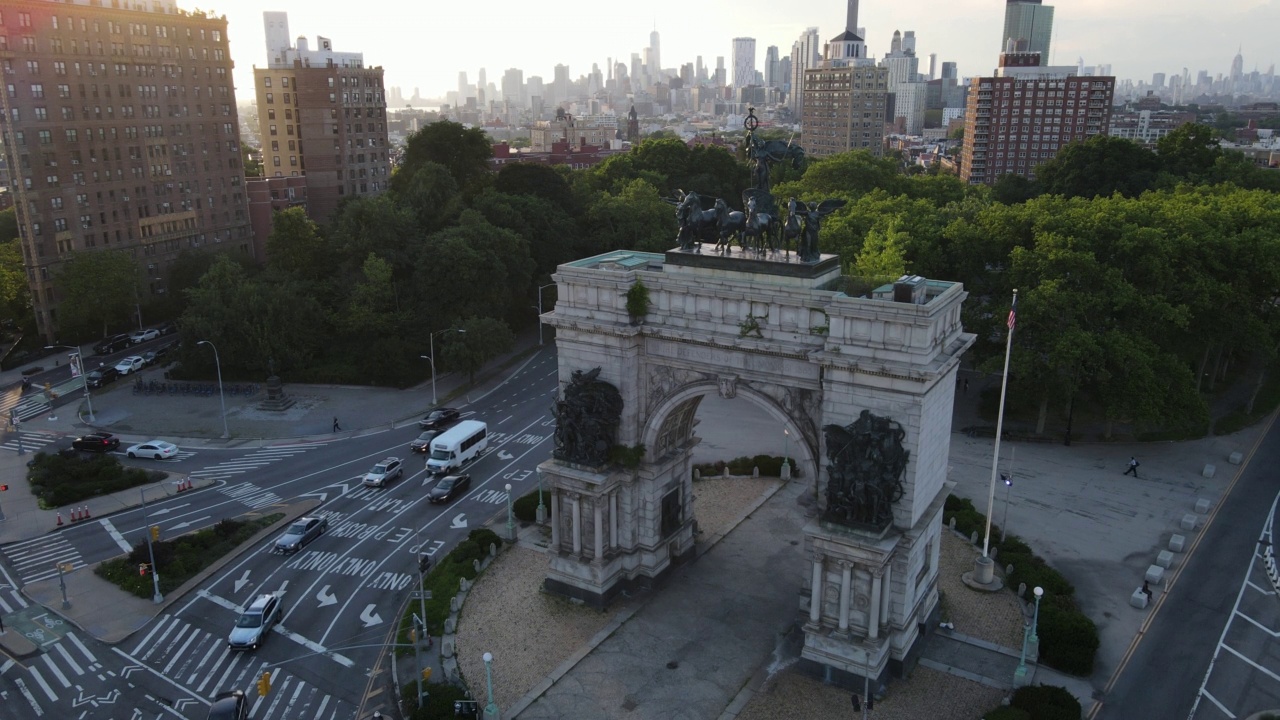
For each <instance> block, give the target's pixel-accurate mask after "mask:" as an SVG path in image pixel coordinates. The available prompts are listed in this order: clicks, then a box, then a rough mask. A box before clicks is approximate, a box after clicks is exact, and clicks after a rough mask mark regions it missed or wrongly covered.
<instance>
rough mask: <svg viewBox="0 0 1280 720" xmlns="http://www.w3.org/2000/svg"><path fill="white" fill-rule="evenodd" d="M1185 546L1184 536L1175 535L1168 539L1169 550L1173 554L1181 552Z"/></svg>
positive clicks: (1185, 538)
mask: <svg viewBox="0 0 1280 720" xmlns="http://www.w3.org/2000/svg"><path fill="white" fill-rule="evenodd" d="M1186 544H1187V537H1186V536H1185V535H1176V534H1175V535H1174V536H1172V537H1170V538H1169V549H1170V550H1172V551H1174V552H1178V553H1180V552H1182V548H1183V547H1185V546H1186Z"/></svg>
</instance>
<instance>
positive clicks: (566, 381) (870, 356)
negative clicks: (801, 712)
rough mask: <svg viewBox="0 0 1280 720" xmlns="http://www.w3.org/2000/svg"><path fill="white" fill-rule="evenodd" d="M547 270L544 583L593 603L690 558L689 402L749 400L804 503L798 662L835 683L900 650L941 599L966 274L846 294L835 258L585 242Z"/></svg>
mask: <svg viewBox="0 0 1280 720" xmlns="http://www.w3.org/2000/svg"><path fill="white" fill-rule="evenodd" d="M554 280H555V281H556V284H557V289H558V294H557V303H556V307H555V310H554V312H551V313H547V314H546V315H544V316H543V319H544V320H545V322H547V323H549V324H551V325H553V326H555V328H556V331H557V332H556V344H557V348H558V351H559V362H560V372H559V378H560V394H559V396H558V397H557V399H556V413H557V418H558V420H559V427H558V428H557V450H556V454H555V456H554V457H553V459H551V460H548V461H546V462H544V463H542V464H541V466H540V467H539V472H541V473H542V476H543V479H544V481H545V483H546V484H547V485H548V486H549V487H550V489H551V493H550V494H551V504H550V509H551V513H550V514H551V517H550V523H551V547H550V566H549V570H548V574H547V578H546V580H545V587H546V588H547V589H548V590H550V591H552V592H555V593H559V594H563V595H567V596H569V597H572V598H576V599H580V600H582V601H585V602H587V603H589V604H591V605H595V606H605V605H607V604H608V603H609V602H610V601H611V600H613V599H614V598H615V597H616V596H618V594H619V593H622V592H624V591H626V590H628V589H629V588H633V587H636V586H645V585H649V584H651V583H653V582H654V581H655V580H657V579H659V578H661V577H662V576H663V575H665V574H666V573H667V572H669V571H670V570H671V569H672V567H673V566H675V565H676V564H679V563H680V562H681V561H682V560H685V559H687V558H689V557H691V556H692V553H693V551H694V542H695V531H696V517H695V513H694V508H693V506H692V502H691V499H692V468H691V463H692V460H691V458H692V449H693V447H694V446H695V444H696V443H697V442H698V437H697V433H696V429H695V427H694V416H695V414H696V413H697V409H698V404H699V402H700V401H701V399H702V398H703V397H704V396H706V395H708V394H709V393H719V394H720V395H721V396H724V397H740V398H747V399H748V400H750V401H751V402H752V403H754V404H756V405H757V406H759V407H760V408H762V409H763V410H764V411H765V412H766V413H768V414H769V415H771V416H772V417H773V418H775V419H776V420H777V421H778V427H779V433H781V432H782V430H783V428H785V429H786V430H787V431H788V432H789V434H790V438H791V443H790V452H789V454H790V455H791V456H792V457H794V458H795V459H796V464H797V472H796V473H795V479H793V480H792V482H801V483H805V489H806V496H807V497H808V498H809V499H811V502H810V504H809V505H808V506H807V507H797V509H796V512H797V513H807V514H808V515H809V516H810V520H809V521H808V523H807V525H806V528H805V531H804V535H805V537H804V545H805V550H806V564H805V566H804V567H802V568H801V567H789V568H778V576H779V577H789V578H794V581H795V582H796V583H797V584H798V585H799V586H800V587H799V588H798V590H799V591H800V595H801V597H802V600H801V602H800V607H799V608H798V611H797V621H798V622H799V623H801V624H802V625H803V628H804V634H805V642H804V650H803V661H804V662H805V663H806V665H807V666H808V667H809V668H810V669H811V670H818V671H821V672H822V673H823V674H826V675H827V676H828V677H831V678H832V679H834V680H837V681H848V680H851V679H852V678H854V677H858V678H861V677H862V676H864V675H870V676H871V677H873V678H877V679H878V678H879V677H880V676H881V675H882V674H884V673H886V672H893V671H901V670H902V669H903V668H904V666H905V667H909V666H910V665H912V664H913V663H914V660H915V651H916V648H917V647H918V640H919V639H920V636H921V632H922V631H923V630H925V629H926V628H927V627H928V626H929V624H930V621H931V619H936V614H937V609H938V591H937V574H938V552H939V533H940V531H941V527H942V522H941V517H942V503H943V499H944V497H945V492H944V481H945V480H946V470H947V454H948V451H949V447H950V433H951V411H952V403H953V400H954V393H955V387H956V371H957V369H958V365H959V361H960V356H961V355H962V354H963V353H964V351H965V350H966V349H967V348H968V347H969V346H970V345H971V344H972V342H973V336H972V335H970V334H967V333H965V332H964V330H963V328H962V326H961V322H960V308H961V304H962V303H963V301H964V298H965V296H966V293H965V291H964V288H963V287H962V286H961V285H960V284H958V283H951V282H941V281H934V280H925V279H923V278H918V277H904V278H902V279H901V280H899V281H898V282H897V283H891V284H889V285H886V286H885V287H883V288H880V289H878V290H876V291H874V292H872V293H870V294H869V296H867V297H851V296H850V295H847V294H845V293H844V292H843V291H842V290H843V288H845V286H846V285H845V282H844V279H843V278H842V277H841V269H840V261H839V258H838V257H836V256H833V255H821V256H820V257H818V258H817V259H816V260H814V259H813V258H809V259H807V260H805V261H801V260H799V259H795V258H794V257H785V256H782V255H772V256H770V255H768V254H767V253H763V254H762V253H749V252H746V251H738V250H730V251H727V252H723V253H715V252H698V251H694V250H688V249H675V250H672V251H670V252H667V253H665V254H656V253H640V252H630V251H616V252H611V253H607V254H603V255H598V256H596V257H591V258H587V259H584V260H579V261H576V262H571V263H567V264H564V265H561V266H560V267H559V268H558V270H557V272H556V274H555V276H554ZM638 285H642V286H643V287H644V291H643V292H637V291H634V290H633V288H635V287H636V286H638ZM629 294H630V295H631V296H632V302H631V303H628V295H629ZM637 295H644V296H647V297H645V298H643V300H644V302H640V301H639V300H636V296H637ZM629 310H630V311H631V312H629ZM637 311H640V314H639V315H633V314H631V313H635V312H637ZM619 400H620V410H619V411H618V412H614V408H617V407H618V406H619V402H618V401H619ZM593 408H594V409H593ZM561 436H563V437H561ZM640 446H643V450H641V447H640ZM796 539H797V540H798V539H799V538H796Z"/></svg>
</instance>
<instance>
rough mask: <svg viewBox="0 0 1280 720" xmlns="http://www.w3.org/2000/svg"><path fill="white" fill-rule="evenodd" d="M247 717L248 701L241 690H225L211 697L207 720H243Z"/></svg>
mask: <svg viewBox="0 0 1280 720" xmlns="http://www.w3.org/2000/svg"><path fill="white" fill-rule="evenodd" d="M247 717H249V701H248V700H245V697H244V691H243V690H226V691H224V692H220V693H218V694H217V695H215V696H214V698H213V704H212V705H210V706H209V720H245V718H247Z"/></svg>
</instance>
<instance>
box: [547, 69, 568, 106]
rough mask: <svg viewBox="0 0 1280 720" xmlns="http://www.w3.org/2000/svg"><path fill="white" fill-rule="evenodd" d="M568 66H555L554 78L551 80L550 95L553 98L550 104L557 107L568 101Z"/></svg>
mask: <svg viewBox="0 0 1280 720" xmlns="http://www.w3.org/2000/svg"><path fill="white" fill-rule="evenodd" d="M569 88H570V83H569V66H568V65H556V70H555V77H554V79H553V80H552V88H551V94H552V95H553V96H554V97H553V100H552V103H553V104H556V105H559V104H560V103H563V102H566V101H568V100H569Z"/></svg>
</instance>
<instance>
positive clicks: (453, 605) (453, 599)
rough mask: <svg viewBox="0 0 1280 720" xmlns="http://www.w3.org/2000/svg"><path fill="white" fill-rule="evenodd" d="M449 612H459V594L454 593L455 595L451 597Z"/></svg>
mask: <svg viewBox="0 0 1280 720" xmlns="http://www.w3.org/2000/svg"><path fill="white" fill-rule="evenodd" d="M449 612H451V613H456V612H458V596H457V595H454V596H453V597H451V598H449Z"/></svg>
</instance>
